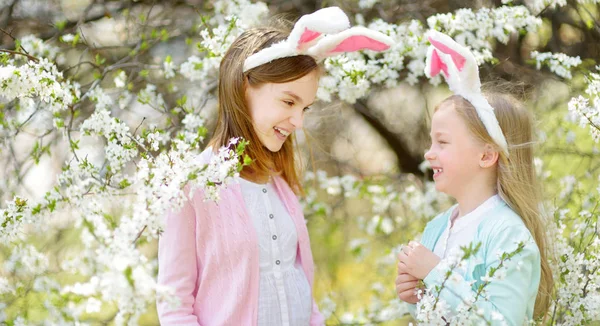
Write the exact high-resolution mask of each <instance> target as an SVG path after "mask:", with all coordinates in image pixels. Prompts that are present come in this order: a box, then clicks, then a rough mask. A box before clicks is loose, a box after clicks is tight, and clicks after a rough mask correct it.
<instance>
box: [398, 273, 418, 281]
mask: <svg viewBox="0 0 600 326" xmlns="http://www.w3.org/2000/svg"><path fill="white" fill-rule="evenodd" d="M396 280H398V281H399V282H408V281H418V280H419V279H418V278H416V277H414V276H412V275H410V274H408V273H402V274H399V275H398V276H397V277H396Z"/></svg>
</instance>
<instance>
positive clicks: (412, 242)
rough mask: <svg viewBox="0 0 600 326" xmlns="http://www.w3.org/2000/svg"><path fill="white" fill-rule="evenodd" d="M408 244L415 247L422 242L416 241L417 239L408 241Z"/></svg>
mask: <svg viewBox="0 0 600 326" xmlns="http://www.w3.org/2000/svg"><path fill="white" fill-rule="evenodd" d="M408 245H409V246H410V247H411V248H413V249H415V248H416V247H418V246H420V245H421V244H420V243H418V242H416V241H410V242H409V243H408Z"/></svg>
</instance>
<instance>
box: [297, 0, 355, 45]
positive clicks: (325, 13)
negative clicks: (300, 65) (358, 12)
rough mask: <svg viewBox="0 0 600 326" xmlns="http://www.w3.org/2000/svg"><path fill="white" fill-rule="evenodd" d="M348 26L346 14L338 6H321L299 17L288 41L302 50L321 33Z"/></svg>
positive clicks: (332, 31) (330, 32)
mask: <svg viewBox="0 0 600 326" xmlns="http://www.w3.org/2000/svg"><path fill="white" fill-rule="evenodd" d="M348 28H350V21H349V20H348V16H346V14H345V13H344V12H343V11H342V10H341V9H340V8H339V7H328V8H323V9H320V10H317V11H315V12H314V13H312V14H310V15H304V16H302V17H300V19H299V20H298V21H297V22H296V24H295V25H294V29H292V32H291V33H290V36H289V37H288V42H289V44H290V45H291V46H292V47H294V48H296V49H297V50H300V51H302V50H305V49H307V48H308V47H309V46H311V45H312V44H314V43H315V42H316V41H317V39H318V38H319V37H321V35H322V34H333V33H338V32H341V31H343V30H345V29H348Z"/></svg>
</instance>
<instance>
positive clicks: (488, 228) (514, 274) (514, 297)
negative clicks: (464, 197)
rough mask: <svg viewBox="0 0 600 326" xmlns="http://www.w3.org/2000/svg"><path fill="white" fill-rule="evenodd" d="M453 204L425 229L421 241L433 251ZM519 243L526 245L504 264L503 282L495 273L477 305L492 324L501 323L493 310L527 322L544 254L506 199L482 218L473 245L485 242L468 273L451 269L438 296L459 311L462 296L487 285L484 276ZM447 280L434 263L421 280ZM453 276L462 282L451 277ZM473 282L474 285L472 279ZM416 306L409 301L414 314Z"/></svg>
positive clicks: (428, 283)
mask: <svg viewBox="0 0 600 326" xmlns="http://www.w3.org/2000/svg"><path fill="white" fill-rule="evenodd" d="M455 208H456V205H455V206H453V207H452V208H450V209H449V210H447V211H445V212H444V213H442V214H440V215H438V216H437V217H435V218H434V219H433V220H432V221H430V222H429V223H428V224H427V226H426V227H425V231H424V232H423V237H422V240H421V243H422V244H423V245H424V246H425V247H427V248H428V249H430V250H431V251H433V248H435V245H436V243H437V241H438V240H439V238H440V236H441V235H442V233H443V232H444V230H445V229H446V227H447V225H448V220H449V216H450V215H451V214H452V211H453V210H454V209H455ZM521 241H523V242H524V243H525V244H526V246H525V247H524V248H523V250H522V251H521V252H520V253H518V254H517V255H515V256H514V257H512V259H510V260H509V261H507V262H505V264H504V267H503V268H502V270H504V271H505V272H506V274H505V275H506V276H505V277H504V278H503V279H501V280H497V279H496V278H495V277H494V280H492V281H491V282H490V283H489V284H488V285H487V286H486V287H485V289H486V292H485V293H486V294H487V298H488V300H487V301H486V300H485V299H483V298H479V300H477V303H476V306H477V308H479V309H483V310H484V311H485V315H484V316H485V318H486V320H488V321H490V322H492V324H496V323H497V321H492V317H491V313H492V312H493V311H494V312H498V313H500V314H502V316H504V321H505V322H506V323H507V324H508V325H523V324H524V323H526V322H527V321H529V320H531V319H532V318H533V307H534V304H535V299H536V296H537V292H538V287H539V284H540V275H541V265H540V252H539V249H538V247H537V245H536V244H535V242H534V240H533V237H532V236H531V233H530V232H529V230H528V229H527V228H526V227H525V224H523V221H522V220H521V218H520V217H519V215H517V214H516V213H515V212H514V211H513V210H512V209H511V208H510V207H508V205H507V204H506V203H505V202H501V203H500V204H499V205H497V206H496V207H494V208H493V209H492V210H491V211H490V212H489V213H488V216H487V217H485V218H484V219H483V220H482V221H481V223H480V224H479V226H478V227H477V232H476V234H475V239H474V240H473V243H474V244H475V243H478V242H481V247H480V248H479V251H478V252H477V254H476V255H475V256H472V257H470V258H469V259H468V261H467V264H466V266H467V267H466V270H465V271H466V273H460V272H458V271H454V272H453V275H452V276H451V277H450V279H449V280H448V281H447V282H446V284H445V285H444V287H445V288H444V289H443V290H442V292H441V294H440V299H442V300H444V301H445V302H446V303H447V304H448V305H449V306H450V308H451V309H452V310H454V309H456V308H457V307H458V306H459V304H460V303H461V302H463V299H464V298H467V297H468V296H469V295H470V294H471V293H472V294H475V293H477V288H478V287H479V285H480V284H482V283H483V282H482V281H481V278H482V277H483V276H486V275H488V272H489V270H490V268H493V267H496V266H498V264H499V263H500V255H499V253H502V252H507V253H510V252H513V251H514V250H515V249H516V248H517V243H519V242H521ZM518 262H521V263H520V264H519V266H517V263H518ZM496 275H498V274H496ZM444 279H445V275H444V273H443V272H442V271H440V270H439V268H437V267H436V268H434V269H433V270H432V271H431V272H430V273H429V274H428V275H427V277H425V279H424V280H423V281H424V283H425V285H426V286H427V288H428V289H433V288H434V287H435V286H436V285H441V284H442V282H443V281H444ZM455 279H456V280H458V281H456V282H455V281H453V280H455ZM451 280H452V281H451ZM473 281H474V283H473V284H472V286H471V285H470V283H472V282H473ZM415 308H416V305H411V309H410V310H411V313H412V314H413V316H414V312H415V310H416V309H415ZM482 321H483V320H482Z"/></svg>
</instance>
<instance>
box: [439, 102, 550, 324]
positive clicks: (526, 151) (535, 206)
mask: <svg viewBox="0 0 600 326" xmlns="http://www.w3.org/2000/svg"><path fill="white" fill-rule="evenodd" d="M486 98H487V100H488V102H489V103H490V105H491V106H492V107H493V108H494V113H495V115H496V118H497V119H498V122H499V123H500V128H501V129H502V132H503V133H504V137H506V141H507V142H508V153H509V156H508V157H507V156H506V155H505V154H504V152H503V151H502V149H501V148H500V146H498V145H497V144H496V143H495V142H494V141H493V140H492V138H491V137H490V135H489V134H488V132H487V130H486V129H485V126H484V125H483V123H482V122H481V120H480V119H479V116H478V115H477V111H475V108H474V107H473V105H471V103H470V102H468V101H467V100H465V99H464V98H462V97H461V96H458V95H453V96H450V97H449V98H447V99H446V100H444V102H446V101H450V102H451V103H452V104H453V105H454V109H455V110H456V112H457V113H458V115H459V116H460V117H461V118H462V119H463V120H464V121H465V122H466V124H467V127H468V129H469V131H470V132H471V134H472V135H473V136H474V137H475V139H477V140H479V141H481V142H483V143H487V144H490V145H492V146H494V147H495V150H496V151H498V153H499V158H498V181H497V185H496V187H497V191H498V194H499V195H500V197H501V198H502V199H503V200H504V201H505V202H506V203H507V204H508V205H509V206H510V207H511V208H512V209H513V210H514V211H515V212H516V213H517V214H518V215H519V216H521V219H522V220H523V223H524V224H525V226H526V227H527V229H529V232H531V235H532V236H533V239H534V240H535V242H536V244H537V246H538V248H539V250H540V256H541V272H542V273H541V274H542V275H541V279H540V286H539V289H538V294H537V298H536V300H535V306H534V316H535V317H536V318H543V317H544V316H545V315H546V312H547V311H548V308H549V306H550V298H551V296H552V290H553V288H554V282H553V276H552V271H551V270H550V264H549V262H548V257H549V248H548V240H547V238H546V237H547V235H546V232H545V227H544V219H543V218H542V212H541V211H540V205H541V202H542V199H541V187H540V184H539V182H538V179H537V176H536V173H535V166H534V163H533V160H534V151H533V146H532V145H533V132H534V128H533V117H532V115H531V113H530V112H529V111H528V110H527V109H526V108H524V107H523V105H522V104H521V103H520V102H519V101H517V100H516V99H515V98H513V97H511V96H509V95H505V94H499V93H487V94H486Z"/></svg>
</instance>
